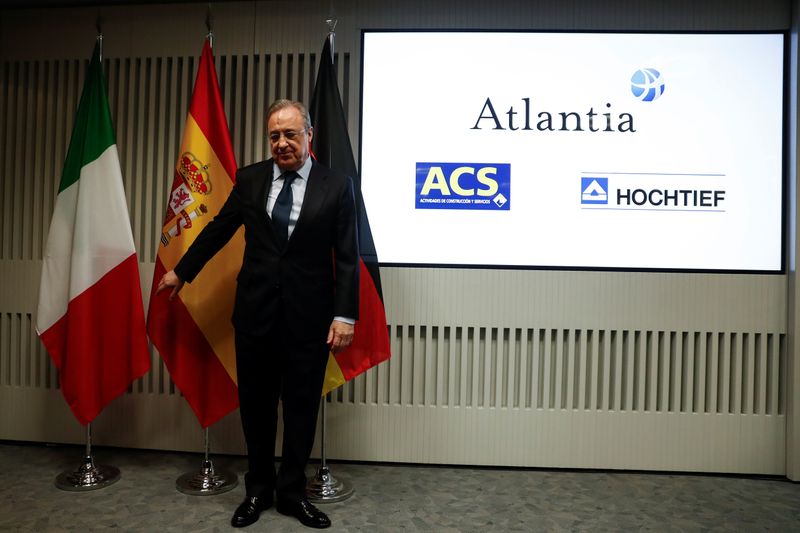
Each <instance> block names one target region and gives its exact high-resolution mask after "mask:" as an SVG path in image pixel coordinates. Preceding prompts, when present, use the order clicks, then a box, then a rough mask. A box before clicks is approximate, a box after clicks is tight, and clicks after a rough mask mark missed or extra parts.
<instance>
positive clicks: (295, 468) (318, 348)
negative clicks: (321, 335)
mask: <svg viewBox="0 0 800 533" xmlns="http://www.w3.org/2000/svg"><path fill="white" fill-rule="evenodd" d="M327 362H328V346H327V345H326V344H325V343H324V342H315V343H306V344H304V345H300V346H294V347H293V348H292V350H291V351H289V353H287V355H286V358H285V363H284V364H285V372H284V377H283V390H282V400H283V447H282V452H281V457H282V459H281V466H280V470H279V471H278V480H277V485H276V492H277V495H278V499H279V500H286V501H290V500H293V501H297V500H300V499H302V498H305V486H306V476H305V467H306V463H308V458H309V456H310V455H311V448H312V447H313V445H314V434H315V433H316V427H317V414H318V412H319V403H320V398H321V393H322V382H323V379H324V377H325V367H326V365H327Z"/></svg>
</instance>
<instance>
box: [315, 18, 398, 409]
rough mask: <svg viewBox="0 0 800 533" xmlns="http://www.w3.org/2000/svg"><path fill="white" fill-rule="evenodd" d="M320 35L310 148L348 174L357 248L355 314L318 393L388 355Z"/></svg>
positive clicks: (374, 262)
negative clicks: (348, 339)
mask: <svg viewBox="0 0 800 533" xmlns="http://www.w3.org/2000/svg"><path fill="white" fill-rule="evenodd" d="M332 39H333V33H331V34H329V35H328V37H327V38H326V39H325V44H324V45H323V47H322V56H321V57H320V62H319V71H318V72H317V82H316V84H315V85H314V94H313V96H312V97H311V108H310V109H309V113H310V114H311V123H312V125H313V126H314V138H313V142H312V146H311V148H312V153H313V154H314V157H315V158H316V159H317V161H319V162H320V163H322V164H324V165H327V166H328V167H330V168H332V169H334V170H336V171H338V172H341V173H342V174H345V175H347V176H350V177H352V178H353V183H354V185H355V196H356V217H357V218H356V220H357V221H358V249H359V252H360V253H361V260H360V267H361V275H360V278H359V279H360V286H359V310H358V316H359V320H358V322H356V327H355V336H354V337H353V343H352V344H351V345H350V346H349V347H348V348H347V349H346V350H343V351H341V352H339V353H338V354H336V355H333V354H331V355H330V356H329V357H328V367H327V369H326V372H325V382H324V383H323V386H322V394H323V395H325V394H327V393H328V392H330V391H331V390H333V389H335V388H337V387H339V386H341V385H343V384H344V383H345V382H347V381H349V380H351V379H353V378H354V377H356V376H357V375H359V374H361V373H362V372H364V371H366V370H368V369H370V368H372V367H373V366H375V365H377V364H378V363H381V362H383V361H385V360H387V359H389V356H390V355H391V354H390V352H389V332H388V330H387V329H386V311H385V309H384V306H383V295H382V294H381V275H380V271H379V269H378V254H377V252H376V251H375V243H374V242H373V240H372V232H371V231H370V228H369V219H368V218H367V209H366V207H365V206H364V198H363V196H362V195H361V179H360V178H359V176H358V172H357V170H356V163H355V159H354V158H353V148H352V147H351V145H350V137H349V136H348V134H347V121H346V120H345V116H344V109H342V99H341V96H340V95H339V85H338V83H337V81H336V67H335V66H334V64H333V51H332V46H331V41H332Z"/></svg>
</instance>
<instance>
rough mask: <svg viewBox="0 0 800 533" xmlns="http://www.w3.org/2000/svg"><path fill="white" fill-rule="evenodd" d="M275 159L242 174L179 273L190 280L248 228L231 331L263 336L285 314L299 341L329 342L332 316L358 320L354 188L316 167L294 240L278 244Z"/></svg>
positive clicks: (186, 257)
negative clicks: (270, 205)
mask: <svg viewBox="0 0 800 533" xmlns="http://www.w3.org/2000/svg"><path fill="white" fill-rule="evenodd" d="M272 177H273V176H272V160H271V159H270V160H268V161H262V162H260V163H255V164H253V165H250V166H247V167H244V168H241V169H239V170H238V171H237V173H236V184H235V185H234V187H233V190H232V191H231V194H230V196H229V197H228V199H227V200H226V202H225V205H223V207H222V209H221V210H220V212H219V214H218V215H217V216H216V217H214V220H213V221H212V222H211V223H209V224H208V225H207V226H206V227H205V228H204V229H203V231H201V232H200V235H198V237H197V239H196V240H195V241H194V243H193V244H192V245H191V246H190V247H189V249H188V250H187V251H186V253H185V254H184V256H183V258H182V259H181V260H180V262H179V263H178V264H177V265H176V266H175V273H176V274H177V275H178V277H179V278H180V279H182V280H184V281H186V282H191V281H192V280H193V279H194V278H195V276H196V275H197V273H198V272H200V270H201V269H202V268H203V265H205V263H206V262H207V261H208V260H209V259H211V257H213V255H214V254H215V253H217V251H219V250H220V249H221V248H222V247H223V246H224V245H225V243H227V242H228V240H230V238H231V237H232V236H233V234H234V233H235V232H236V230H237V229H239V227H240V226H242V225H244V238H245V249H244V258H243V261H242V268H241V270H240V271H239V276H238V278H237V282H238V286H237V288H236V302H235V305H234V310H233V325H234V327H235V328H236V329H237V331H241V332H244V333H249V334H254V335H262V334H266V333H267V332H268V331H269V330H270V328H271V327H272V325H273V324H274V323H275V320H276V319H277V318H278V317H279V316H281V315H283V316H284V317H285V318H286V321H287V324H289V327H290V328H291V331H292V333H293V334H294V336H295V337H296V338H298V339H300V340H304V341H316V340H321V341H322V342H324V341H325V338H326V337H327V334H328V328H329V327H330V324H331V321H332V320H333V317H334V316H345V317H350V318H358V283H359V281H358V274H359V254H358V240H357V238H356V214H355V207H354V205H355V204H354V196H353V182H352V180H351V179H350V178H349V177H346V176H342V175H340V174H337V173H335V172H334V171H332V170H330V169H329V168H327V167H325V166H323V165H321V164H318V163H316V162H314V163H313V166H312V167H311V173H310V174H309V178H308V184H307V188H306V193H305V197H304V199H303V205H302V209H301V211H300V217H299V219H298V220H297V224H296V226H295V228H294V231H293V232H292V236H291V237H290V239H289V242H288V243H286V244H281V243H280V242H278V240H277V237H276V235H275V232H274V231H273V228H272V221H271V219H270V218H269V216H268V215H267V207H266V206H267V195H268V194H269V187H270V186H271V184H272Z"/></svg>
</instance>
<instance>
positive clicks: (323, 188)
mask: <svg viewBox="0 0 800 533" xmlns="http://www.w3.org/2000/svg"><path fill="white" fill-rule="evenodd" d="M327 194H328V175H327V173H326V172H325V170H324V167H322V166H320V165H319V164H317V163H316V162H314V163H312V166H311V172H310V173H309V175H308V183H307V184H306V195H305V197H303V205H302V206H301V207H300V216H299V217H298V219H297V224H296V225H295V227H294V231H293V232H292V237H294V236H295V234H297V230H301V231H302V230H303V228H304V227H305V226H306V225H307V224H308V222H309V221H310V220H313V218H314V214H315V213H316V212H317V211H318V210H319V209H320V207H321V206H322V202H323V201H324V200H325V196H326V195H327ZM291 240H292V239H291V238H289V241H290V242H291Z"/></svg>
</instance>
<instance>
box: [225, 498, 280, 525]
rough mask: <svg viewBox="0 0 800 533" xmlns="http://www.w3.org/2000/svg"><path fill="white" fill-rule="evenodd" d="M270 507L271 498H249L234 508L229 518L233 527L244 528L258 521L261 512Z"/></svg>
mask: <svg viewBox="0 0 800 533" xmlns="http://www.w3.org/2000/svg"><path fill="white" fill-rule="evenodd" d="M270 507H272V498H265V497H263V496H249V497H247V498H245V499H244V501H243V502H242V503H241V505H239V507H237V508H236V510H235V511H234V512H233V518H231V525H232V526H233V527H246V526H249V525H250V524H253V523H255V522H256V521H257V520H258V515H260V514H261V511H266V510H267V509H269V508H270Z"/></svg>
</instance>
